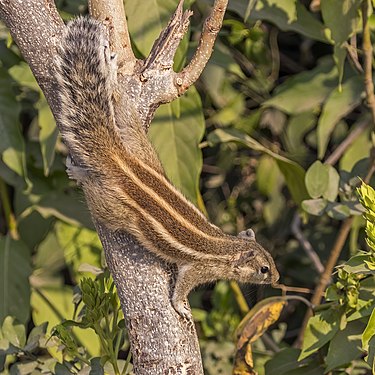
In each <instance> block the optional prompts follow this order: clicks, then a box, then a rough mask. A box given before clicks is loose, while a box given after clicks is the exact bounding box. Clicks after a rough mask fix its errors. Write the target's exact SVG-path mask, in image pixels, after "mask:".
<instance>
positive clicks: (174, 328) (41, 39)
mask: <svg viewBox="0 0 375 375" xmlns="http://www.w3.org/2000/svg"><path fill="white" fill-rule="evenodd" d="M102 3H103V4H102ZM104 3H105V2H104V1H99V0H97V1H94V0H92V1H91V3H90V10H91V11H92V12H93V14H94V15H96V16H98V18H101V16H103V18H101V19H104V22H105V23H106V25H107V26H108V27H109V28H110V30H109V35H110V38H111V41H112V46H113V48H115V49H116V52H117V53H119V54H122V55H121V56H122V57H121V59H123V61H124V64H123V66H122V67H121V73H122V74H120V77H119V83H120V84H119V86H118V92H117V94H118V100H117V102H116V103H115V117H116V123H119V124H121V123H123V122H122V121H121V118H122V117H123V116H127V115H128V114H127V113H126V109H127V108H126V107H129V106H127V104H129V100H130V101H131V104H132V106H133V107H134V108H135V109H136V111H137V115H138V116H139V118H140V119H142V121H143V122H144V124H145V125H147V124H149V122H150V121H151V119H152V117H153V113H154V111H155V109H156V107H157V106H158V105H160V103H162V102H163V101H165V99H166V95H165V93H166V92H168V93H169V94H168V95H169V96H168V97H167V98H168V100H169V99H170V100H173V99H174V98H176V97H177V96H178V92H177V90H176V88H175V86H174V82H173V77H174V73H173V70H172V69H170V71H169V72H168V71H166V70H165V69H163V67H162V66H159V69H156V65H155V64H150V65H148V66H147V68H146V69H144V70H143V71H142V74H144V73H147V72H149V71H150V69H153V71H152V76H151V78H150V79H149V80H146V81H145V82H144V81H142V80H141V79H140V75H141V72H140V70H141V67H142V66H144V65H143V62H141V61H140V62H137V61H136V60H135V58H134V55H133V53H132V52H131V51H130V43H129V38H128V34H127V26H126V18H125V13H124V12H123V11H122V12H120V11H118V9H119V8H118V7H119V6H120V3H121V1H116V0H108V1H107V3H106V4H104ZM101 12H103V13H101ZM112 12H113V13H112ZM184 14H185V16H183V17H182V18H180V20H181V22H182V27H181V30H184V29H186V27H187V18H188V16H187V15H190V13H189V12H187V13H186V12H185V13H184ZM0 17H1V18H2V19H3V20H4V22H5V23H6V25H7V26H8V28H9V30H10V32H11V34H12V36H13V38H14V40H15V41H16V43H17V44H18V46H19V48H20V51H21V53H22V54H23V56H24V58H25V60H26V61H27V62H28V63H29V65H30V67H31V69H32V71H33V73H34V75H35V77H36V79H37V81H38V83H39V85H40V86H41V88H42V90H43V92H44V95H45V96H46V98H47V101H48V103H49V104H50V106H51V109H52V112H53V113H54V115H55V117H57V116H56V115H57V114H58V111H59V103H58V102H57V100H56V94H55V89H56V84H55V78H54V74H53V72H54V57H55V54H56V45H58V44H59V38H60V35H62V32H63V28H64V24H63V21H62V20H61V18H60V17H59V15H58V12H57V10H56V7H55V4H54V2H53V1H52V0H29V1H28V2H27V4H25V2H20V1H17V0H0ZM117 22H119V24H120V28H121V30H120V31H118V30H117V27H118V25H117ZM122 35H125V37H124V38H125V39H124V40H122V39H121V38H122ZM121 43H123V44H121ZM167 44H168V43H167ZM168 45H171V46H173V48H177V46H176V42H173V43H171V44H168ZM159 47H160V45H159V46H158V48H159ZM154 52H155V51H153V52H152V53H153V55H152V56H154V57H160V56H169V55H168V53H166V54H164V53H163V51H162V50H160V49H159V52H158V53H156V54H155V53H154ZM151 60H153V61H154V62H156V61H157V59H155V58H154V59H151V58H150V59H149V62H151ZM168 74H169V76H168ZM168 90H169V91H168ZM129 92H131V93H132V95H130V96H129ZM171 92H172V95H170V93H171ZM140 99H141V100H140ZM133 115H134V114H133ZM93 157H95V155H93ZM95 225H96V228H97V231H98V233H99V237H100V239H101V242H102V244H103V248H104V252H105V255H106V259H107V263H108V267H109V269H110V271H111V274H112V276H113V279H114V281H115V283H116V287H117V290H118V293H119V297H120V301H121V306H122V309H123V311H124V315H125V317H126V322H127V328H128V332H129V338H130V341H131V347H132V354H133V362H134V366H135V372H136V373H137V374H155V375H157V374H167V373H191V374H203V369H202V363H201V357H200V353H199V345H198V340H197V336H196V332H195V328H194V324H193V322H192V320H190V319H182V318H181V317H180V316H179V315H178V314H177V313H176V311H175V310H174V309H173V307H172V305H171V303H170V291H171V288H172V287H173V285H172V284H173V280H174V277H173V275H174V272H173V271H174V270H173V269H171V266H170V265H167V264H166V263H165V262H163V261H162V260H160V259H159V258H157V257H156V256H154V255H153V254H152V253H151V252H148V251H147V250H146V249H144V248H142V247H141V246H139V244H138V243H137V242H136V241H135V240H134V239H133V238H132V237H131V236H130V235H128V234H126V233H118V232H116V233H113V232H111V231H109V230H108V229H107V228H105V227H104V226H102V225H100V224H99V223H97V222H96V223H95Z"/></svg>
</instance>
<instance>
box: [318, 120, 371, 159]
mask: <svg viewBox="0 0 375 375" xmlns="http://www.w3.org/2000/svg"><path fill="white" fill-rule="evenodd" d="M368 125H369V119H368V118H365V119H362V121H360V122H359V123H358V124H356V125H355V126H354V130H353V131H352V132H350V133H349V135H348V136H347V137H346V138H345V139H344V140H343V141H342V142H341V143H340V144H339V145H338V146H337V147H336V149H335V150H334V151H333V152H332V154H331V155H329V156H328V158H327V159H326V161H325V162H324V163H325V164H329V165H335V164H336V163H337V162H338V161H339V160H340V158H341V156H342V155H343V154H344V152H345V151H346V150H347V149H348V148H349V146H350V145H351V144H352V143H353V142H354V141H355V140H356V139H357V138H358V137H359V136H360V135H361V134H362V133H363V132H364V131H365V130H366V128H367V127H368Z"/></svg>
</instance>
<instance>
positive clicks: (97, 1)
mask: <svg viewBox="0 0 375 375" xmlns="http://www.w3.org/2000/svg"><path fill="white" fill-rule="evenodd" d="M89 11H90V14H91V15H92V16H93V17H94V18H96V19H98V20H100V21H102V22H103V23H104V24H105V25H106V27H107V29H108V31H109V40H110V44H111V50H112V51H114V52H116V53H117V62H118V66H119V71H118V74H132V73H133V70H134V65H135V63H136V61H137V59H136V58H135V56H134V53H133V50H132V47H131V43H130V36H129V31H128V23H127V21H126V14H125V8H124V5H123V1H122V0H107V1H103V0H89Z"/></svg>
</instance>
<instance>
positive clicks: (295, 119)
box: [284, 111, 316, 161]
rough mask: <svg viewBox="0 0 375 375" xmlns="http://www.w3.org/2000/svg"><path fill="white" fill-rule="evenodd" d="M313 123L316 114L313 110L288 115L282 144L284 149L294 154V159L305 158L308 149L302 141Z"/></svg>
mask: <svg viewBox="0 0 375 375" xmlns="http://www.w3.org/2000/svg"><path fill="white" fill-rule="evenodd" d="M315 124H316V114H315V113H314V112H313V111H308V112H303V113H300V114H298V115H292V116H290V117H289V121H288V124H287V128H286V132H285V135H284V144H285V149H286V151H288V153H290V154H292V155H293V156H294V160H297V161H298V160H303V161H304V160H305V159H304V156H305V155H307V154H308V152H309V151H308V148H307V147H306V144H305V142H304V137H305V135H306V134H307V133H308V132H309V131H310V130H311V129H312V128H313V127H314V126H315ZM297 158H298V159H297Z"/></svg>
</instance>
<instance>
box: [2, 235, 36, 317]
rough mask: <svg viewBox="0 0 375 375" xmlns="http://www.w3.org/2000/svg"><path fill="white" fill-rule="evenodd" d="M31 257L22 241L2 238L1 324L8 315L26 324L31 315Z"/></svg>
mask: <svg viewBox="0 0 375 375" xmlns="http://www.w3.org/2000/svg"><path fill="white" fill-rule="evenodd" d="M30 274H31V256H30V251H29V249H28V248H27V247H26V246H25V244H24V243H23V242H22V241H16V240H13V239H11V238H10V237H9V236H7V237H0V280H1V283H0V284H1V288H0V322H2V321H3V319H4V318H5V317H6V316H7V315H12V316H13V317H16V318H17V319H18V320H19V321H20V322H22V323H26V322H27V321H28V319H29V315H30V285H29V276H30Z"/></svg>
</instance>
